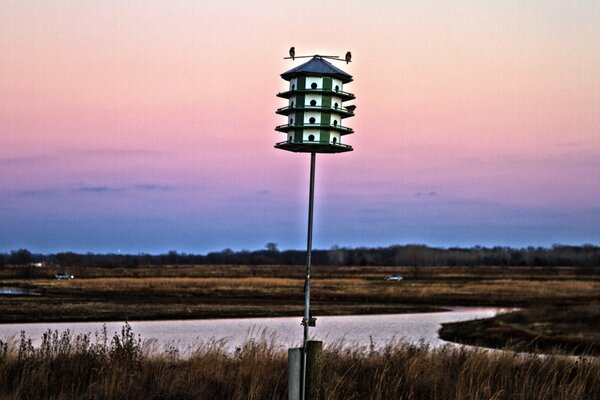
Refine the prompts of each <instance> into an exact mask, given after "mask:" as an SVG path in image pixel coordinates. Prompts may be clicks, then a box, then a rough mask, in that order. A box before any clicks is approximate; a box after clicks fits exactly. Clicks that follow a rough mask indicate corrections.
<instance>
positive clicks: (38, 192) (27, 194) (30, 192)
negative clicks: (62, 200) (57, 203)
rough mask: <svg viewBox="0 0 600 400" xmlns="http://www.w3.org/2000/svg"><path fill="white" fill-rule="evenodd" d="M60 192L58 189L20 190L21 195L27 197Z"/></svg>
mask: <svg viewBox="0 0 600 400" xmlns="http://www.w3.org/2000/svg"><path fill="white" fill-rule="evenodd" d="M56 193H58V190H56V189H31V190H22V191H20V192H19V195H20V196H25V197H46V196H51V195H54V194H56Z"/></svg>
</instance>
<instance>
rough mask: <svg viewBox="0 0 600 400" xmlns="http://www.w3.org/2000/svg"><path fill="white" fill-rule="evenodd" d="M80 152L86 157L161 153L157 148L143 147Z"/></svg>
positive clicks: (154, 154)
mask: <svg viewBox="0 0 600 400" xmlns="http://www.w3.org/2000/svg"><path fill="white" fill-rule="evenodd" d="M81 154H83V155H85V156H88V157H106V156H109V157H115V156H116V157H130V156H156V155H159V154H161V152H160V151H157V150H144V149H97V150H84V151H83V152H81Z"/></svg>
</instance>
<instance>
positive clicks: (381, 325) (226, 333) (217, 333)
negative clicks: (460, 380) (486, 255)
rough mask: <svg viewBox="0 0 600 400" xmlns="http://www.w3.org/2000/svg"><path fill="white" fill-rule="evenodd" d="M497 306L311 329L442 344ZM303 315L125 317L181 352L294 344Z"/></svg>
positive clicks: (80, 330) (158, 345) (361, 318)
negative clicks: (269, 342) (454, 325)
mask: <svg viewBox="0 0 600 400" xmlns="http://www.w3.org/2000/svg"><path fill="white" fill-rule="evenodd" d="M499 311H500V309H497V308H474V307H452V308H450V309H449V311H445V312H435V313H415V314H387V315H352V316H337V317H319V318H318V319H317V325H316V327H314V328H311V330H310V332H311V337H312V338H314V339H316V340H323V341H324V342H325V344H326V345H328V344H332V343H342V344H344V345H360V346H370V345H371V344H374V345H375V346H377V347H379V346H382V345H385V344H386V343H388V342H390V341H391V340H399V339H402V340H403V341H406V342H410V343H417V342H423V343H426V344H429V345H430V346H434V347H435V346H440V345H443V344H446V343H447V342H445V341H443V340H441V339H439V338H438V335H437V332H438V330H439V328H440V326H441V324H442V323H445V322H455V321H464V320H470V319H477V318H486V317H492V316H494V315H496V313H498V312H499ZM300 321H301V317H285V318H240V319H206V320H169V321H132V322H129V324H130V325H131V327H132V329H133V332H134V334H136V335H138V334H139V335H140V337H141V339H142V340H143V341H146V342H147V343H151V344H153V346H154V348H155V350H158V351H161V350H162V349H166V348H169V347H176V348H178V349H179V350H180V351H181V352H183V353H185V352H187V351H188V350H189V349H190V348H194V347H195V346H197V345H198V344H199V343H201V342H204V343H206V342H209V341H210V340H224V341H226V345H227V347H228V348H229V349H233V348H235V347H237V346H239V345H241V344H242V343H244V342H245V341H246V340H248V339H250V338H258V337H260V336H261V334H266V335H267V337H268V338H269V339H273V340H275V342H276V343H277V344H278V345H281V346H285V347H293V346H298V345H299V344H300V343H301V341H302V327H301V326H300ZM104 324H106V328H107V331H108V336H109V339H110V338H111V337H112V336H113V335H114V334H115V333H120V331H121V328H122V327H123V325H124V322H105V323H103V322H75V323H72V322H70V323H28V324H0V340H7V339H10V338H13V340H14V339H15V338H18V336H19V334H20V332H21V331H24V332H25V334H26V335H27V336H28V337H29V338H31V339H32V341H33V344H34V345H36V344H39V342H40V340H41V336H42V334H43V333H44V332H46V331H47V330H48V329H50V330H53V331H54V330H58V331H59V332H63V331H66V330H69V331H70V332H71V333H73V334H74V335H77V334H87V333H90V334H92V340H94V334H95V332H100V331H101V330H102V327H103V325H104Z"/></svg>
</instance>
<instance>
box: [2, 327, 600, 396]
mask: <svg viewBox="0 0 600 400" xmlns="http://www.w3.org/2000/svg"><path fill="white" fill-rule="evenodd" d="M225 349H226V347H225V344H224V343H223V342H209V343H204V344H200V345H198V346H197V347H196V348H195V349H193V351H192V352H191V353H190V354H189V355H188V357H185V358H182V357H181V356H180V354H179V353H178V352H177V351H175V350H174V349H170V350H169V349H168V350H166V351H162V352H157V351H156V350H155V349H154V348H153V346H152V345H145V344H143V343H142V342H141V340H140V339H139V338H138V337H137V336H136V335H135V334H134V333H133V332H132V331H131V329H130V328H129V327H128V326H127V325H126V326H125V327H123V329H122V331H121V332H120V333H116V334H115V335H114V336H112V338H111V337H109V336H108V335H107V334H106V332H100V334H99V335H98V336H96V337H94V336H90V335H84V336H78V337H73V336H72V335H70V334H69V333H58V332H48V333H47V334H46V335H45V337H44V338H43V343H42V346H41V347H40V348H39V349H34V348H32V347H31V346H30V342H29V340H28V338H25V337H22V338H20V340H13V341H11V342H10V343H0V398H2V399H7V400H17V399H30V400H37V399H55V400H66V399H81V400H85V399H115V400H118V399H128V400H137V399H140V400H141V399H144V400H146V399H148V400H152V399H214V400H220V399H227V400H230V399H234V400H235V399H239V400H242V399H244V400H245V399H284V398H286V390H287V361H286V352H285V349H281V348H280V347H279V346H277V344H276V342H275V338H273V337H272V336H269V335H267V334H264V333H263V335H261V336H260V337H259V338H257V339H251V340H249V341H247V342H246V344H244V345H243V346H242V347H241V348H239V349H238V350H237V351H236V352H234V353H233V354H231V353H228V352H227V351H226V350H225ZM598 393H600V360H599V359H594V358H578V359H574V358H568V357H558V356H546V357H536V356H522V355H515V354H512V353H508V352H484V351H473V350H467V349H459V348H455V347H444V348H438V349H431V348H428V347H427V346H422V345H421V346H419V345H409V344H405V343H401V342H392V343H389V344H388V345H386V346H384V347H382V348H381V349H380V350H374V349H369V348H366V347H345V346H342V345H341V344H337V345H333V346H329V347H326V349H325V353H324V366H323V398H324V399H327V400H338V399H340V400H341V399H343V400H353V399H356V400H363V399H372V400H384V399H385V400H388V399H428V400H429V399H496V400H502V399H506V400H508V399H511V400H512V399H527V400H536V399H594V398H598Z"/></svg>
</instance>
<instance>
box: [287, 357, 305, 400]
mask: <svg viewBox="0 0 600 400" xmlns="http://www.w3.org/2000/svg"><path fill="white" fill-rule="evenodd" d="M301 378H302V348H301V347H298V348H293V349H288V398H289V400H300V395H301V385H302V381H301Z"/></svg>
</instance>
